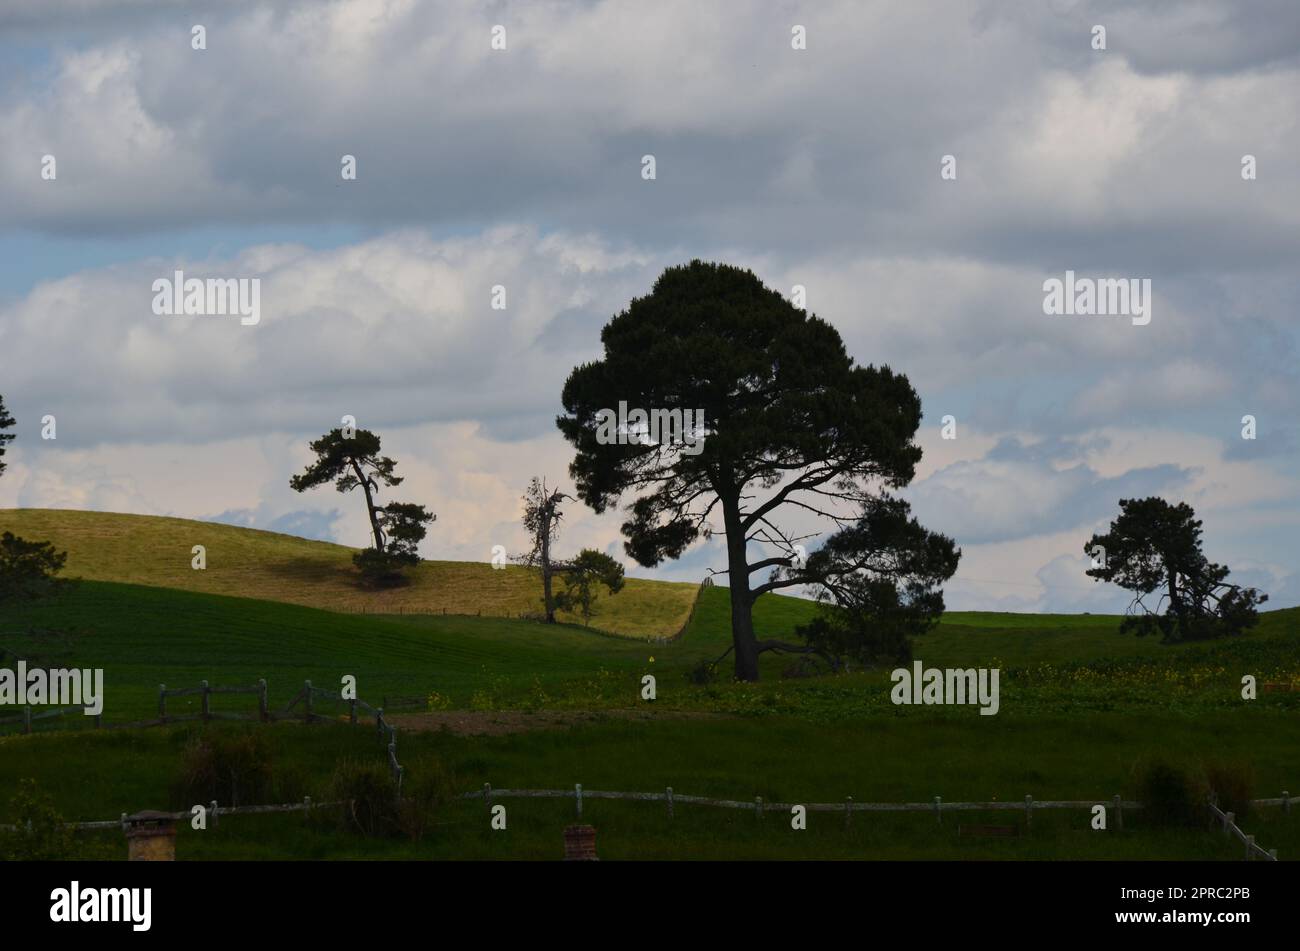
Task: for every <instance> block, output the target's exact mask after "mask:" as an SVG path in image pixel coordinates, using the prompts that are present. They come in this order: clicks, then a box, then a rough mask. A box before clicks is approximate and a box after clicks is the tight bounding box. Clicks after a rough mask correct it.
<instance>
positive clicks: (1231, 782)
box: [1205, 760, 1255, 819]
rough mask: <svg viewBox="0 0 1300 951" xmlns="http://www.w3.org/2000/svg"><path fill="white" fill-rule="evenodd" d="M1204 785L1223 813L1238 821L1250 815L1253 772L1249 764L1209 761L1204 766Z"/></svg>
mask: <svg viewBox="0 0 1300 951" xmlns="http://www.w3.org/2000/svg"><path fill="white" fill-rule="evenodd" d="M1205 785H1206V786H1207V787H1208V788H1209V791H1210V793H1211V794H1213V796H1214V798H1215V801H1216V802H1217V804H1218V806H1219V808H1220V809H1221V810H1223V811H1224V812H1231V813H1235V814H1236V816H1237V818H1238V819H1241V818H1243V817H1244V816H1247V815H1249V814H1250V800H1251V799H1252V798H1253V797H1254V791H1255V771H1254V769H1252V768H1251V766H1250V764H1249V763H1246V762H1240V761H1228V760H1211V761H1209V762H1207V763H1206V764H1205Z"/></svg>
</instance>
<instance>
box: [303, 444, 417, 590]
mask: <svg viewBox="0 0 1300 951" xmlns="http://www.w3.org/2000/svg"><path fill="white" fill-rule="evenodd" d="M311 451H312V452H314V453H315V454H316V459H315V461H314V462H312V464H311V465H309V466H308V467H307V469H306V470H305V471H304V472H302V473H300V474H299V475H296V476H293V477H292V478H291V479H290V480H289V485H290V487H291V488H292V489H293V490H294V491H296V492H305V491H307V490H308V489H313V488H315V487H316V486H319V485H324V484H325V483H327V482H333V483H334V488H335V489H337V490H338V491H339V492H351V491H352V490H353V489H356V488H360V489H361V491H362V493H363V495H364V496H365V500H366V514H367V515H368V516H369V518H370V530H371V535H372V538H373V541H374V547H372V548H369V549H366V550H364V551H360V552H357V554H356V555H354V556H353V558H352V561H353V563H354V564H355V565H356V566H357V568H358V570H360V572H361V575H362V577H363V578H364V579H365V580H366V581H368V582H370V583H372V584H376V585H390V584H396V583H398V582H400V581H401V580H402V570H403V569H404V568H407V567H410V566H412V565H416V564H419V561H420V555H419V547H420V542H421V541H422V540H423V539H424V536H425V535H426V534H427V533H428V529H427V528H426V526H427V525H428V524H429V523H430V522H433V521H435V520H436V519H437V516H436V515H434V514H433V513H432V512H429V511H428V510H427V509H425V507H424V506H423V505H417V504H415V503H414V502H389V503H387V504H386V505H380V504H379V502H378V501H377V499H376V494H377V492H378V491H379V483H381V482H382V483H383V484H384V485H386V486H395V485H400V484H401V482H402V479H401V477H400V476H397V475H394V474H393V470H394V469H395V468H396V467H397V463H396V462H394V461H393V460H392V459H390V458H388V457H387V456H381V455H380V454H379V452H380V442H379V437H378V436H377V435H376V434H374V433H372V432H370V431H369V430H368V429H353V428H348V429H332V430H330V431H329V432H328V433H326V434H325V435H324V436H322V437H321V438H320V439H317V440H315V441H314V442H313V443H312V444H311Z"/></svg>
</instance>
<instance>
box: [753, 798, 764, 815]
mask: <svg viewBox="0 0 1300 951" xmlns="http://www.w3.org/2000/svg"><path fill="white" fill-rule="evenodd" d="M754 817H755V818H757V819H762V818H763V797H762V796H755V797H754Z"/></svg>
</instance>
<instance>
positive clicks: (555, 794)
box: [460, 783, 1300, 862]
mask: <svg viewBox="0 0 1300 951" xmlns="http://www.w3.org/2000/svg"><path fill="white" fill-rule="evenodd" d="M460 798H461V799H482V800H483V802H484V804H485V805H486V806H487V807H488V808H489V809H490V808H491V806H492V800H494V799H573V800H574V806H575V809H576V811H577V815H578V817H579V818H581V817H582V802H583V800H584V799H619V800H624V801H631V802H662V803H665V804H666V806H667V807H668V818H670V819H671V818H673V808H674V807H675V806H676V805H677V804H678V803H685V804H688V805H697V806H715V807H718V808H722V809H745V810H749V811H751V812H753V813H754V815H755V816H756V817H757V818H759V819H762V818H763V815H764V814H765V813H768V812H771V813H776V812H782V813H786V814H789V812H790V810H791V809H793V808H794V807H795V806H802V807H803V808H804V809H806V810H807V811H808V812H831V813H840V814H842V815H843V816H844V827H845V828H846V829H847V828H848V826H849V822H850V821H851V819H852V817H853V813H855V812H929V813H933V814H934V818H935V821H936V822H943V814H944V813H945V812H984V811H1001V810H1014V811H1018V812H1019V811H1023V812H1024V816H1025V825H1026V827H1030V826H1032V825H1033V821H1034V812H1035V811H1037V810H1042V809H1091V808H1093V807H1094V806H1109V807H1110V808H1111V810H1112V811H1113V812H1112V814H1113V815H1114V817H1115V827H1116V828H1117V829H1123V828H1124V811H1125V810H1126V809H1127V810H1136V809H1141V808H1143V806H1142V804H1141V803H1140V802H1134V801H1131V800H1127V799H1124V798H1122V797H1121V796H1119V795H1116V796H1114V797H1113V798H1112V799H1111V800H1109V802H1108V801H1107V800H1104V799H1034V797H1033V796H1026V797H1025V799H1024V802H944V801H943V799H942V798H941V797H939V796H935V797H934V799H932V800H931V801H930V802H854V801H853V797H852V796H847V797H845V799H844V802H842V803H841V802H801V803H795V802H764V801H763V797H762V796H755V797H754V799H753V801H748V800H743V799H711V798H709V797H707V796H685V795H682V794H681V793H674V792H673V787H672V786H668V787H667V788H666V789H665V790H664V791H663V792H661V793H660V792H618V791H607V790H597V789H586V790H584V789H583V788H582V784H581V783H575V784H574V786H573V788H572V789H493V788H492V786H491V784H490V783H484V784H483V788H482V789H481V790H476V791H474V792H468V793H463V794H462V795H461V797H460ZM1296 803H1300V796H1292V795H1291V794H1290V793H1289V792H1287V791H1285V790H1284V791H1283V792H1282V795H1281V796H1280V797H1278V798H1275V799H1252V800H1251V805H1252V806H1281V807H1282V809H1283V810H1284V811H1286V812H1288V813H1289V812H1290V811H1291V806H1292V805H1294V804H1296ZM1210 809H1211V810H1212V811H1213V813H1214V815H1215V817H1216V818H1217V819H1219V820H1220V821H1221V822H1222V823H1223V831H1224V833H1225V834H1235V835H1236V836H1237V838H1238V839H1239V840H1240V841H1241V842H1242V843H1243V844H1244V845H1245V846H1246V858H1247V859H1248V860H1249V859H1255V858H1263V859H1267V860H1270V861H1274V862H1276V861H1277V849H1270V850H1268V851H1265V850H1264V849H1262V848H1260V847H1259V846H1258V845H1256V844H1255V837H1254V836H1253V835H1249V836H1248V835H1246V834H1245V833H1243V832H1242V831H1241V829H1239V828H1238V827H1237V826H1236V824H1235V823H1234V822H1233V814H1232V813H1231V812H1229V813H1223V812H1221V811H1220V810H1219V808H1218V806H1217V805H1215V804H1214V802H1213V801H1211V802H1210Z"/></svg>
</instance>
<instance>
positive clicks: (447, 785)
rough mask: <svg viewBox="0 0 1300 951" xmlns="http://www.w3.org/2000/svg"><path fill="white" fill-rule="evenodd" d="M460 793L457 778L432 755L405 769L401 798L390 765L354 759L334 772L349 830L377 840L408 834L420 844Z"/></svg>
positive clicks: (334, 793)
mask: <svg viewBox="0 0 1300 951" xmlns="http://www.w3.org/2000/svg"><path fill="white" fill-rule="evenodd" d="M454 793H455V783H454V780H453V779H452V776H451V774H450V773H449V772H448V771H447V769H446V767H445V766H443V764H442V762H441V761H440V760H438V759H437V758H435V757H432V756H425V757H420V758H418V759H416V760H413V761H412V762H411V763H408V764H406V765H405V773H404V779H403V785H402V797H401V799H400V800H399V799H398V798H397V783H396V782H395V781H394V779H393V776H392V773H391V771H390V770H389V768H388V764H387V763H385V762H383V761H381V760H376V761H371V760H364V761H358V760H352V759H348V760H343V761H342V762H340V763H339V764H338V766H337V767H336V768H335V770H334V776H333V779H332V780H331V782H330V791H329V798H330V799H331V800H342V801H343V802H344V805H343V807H342V812H341V813H340V815H341V816H342V822H343V826H344V828H346V829H348V830H350V831H352V832H356V833H358V834H360V835H365V836H374V837H392V836H404V837H406V838H409V839H410V840H411V841H413V842H418V841H419V840H420V839H422V838H423V837H424V836H425V834H426V833H427V832H428V831H429V829H430V828H431V827H432V826H433V824H434V820H435V817H436V816H437V814H438V811H439V810H440V809H441V808H442V806H443V805H445V804H446V803H447V801H448V800H450V799H451V797H452V796H453V795H454Z"/></svg>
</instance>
